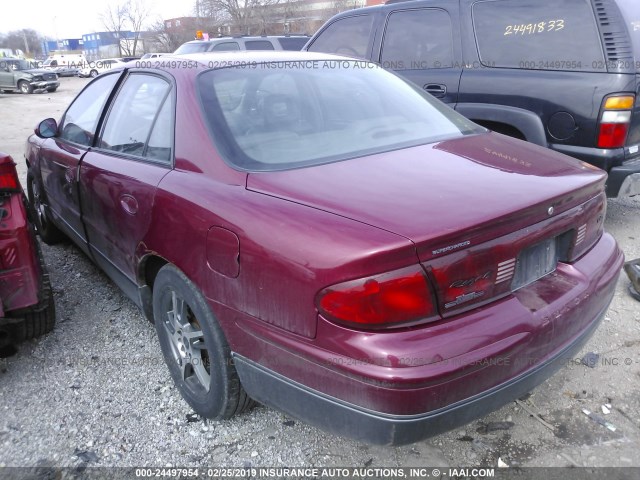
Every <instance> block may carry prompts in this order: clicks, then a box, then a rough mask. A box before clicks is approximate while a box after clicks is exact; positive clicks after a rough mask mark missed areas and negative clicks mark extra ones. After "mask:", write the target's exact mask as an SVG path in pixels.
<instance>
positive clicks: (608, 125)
mask: <svg viewBox="0 0 640 480" xmlns="http://www.w3.org/2000/svg"><path fill="white" fill-rule="evenodd" d="M635 101H636V98H635V96H633V95H618V96H614V97H607V98H605V100H604V105H603V106H602V113H601V114H600V127H599V131H598V144H597V145H598V148H622V147H624V145H625V143H626V141H627V133H628V132H629V124H630V123H631V110H632V109H633V105H634V103H635Z"/></svg>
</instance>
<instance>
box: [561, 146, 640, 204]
mask: <svg viewBox="0 0 640 480" xmlns="http://www.w3.org/2000/svg"><path fill="white" fill-rule="evenodd" d="M550 147H551V148H552V149H554V150H556V151H558V152H561V153H564V154H566V155H569V156H571V157H575V158H578V159H580V160H583V161H585V162H587V163H590V164H591V165H595V166H596V167H598V168H601V169H602V170H605V171H606V172H607V173H608V174H609V178H608V179H607V185H606V191H607V197H610V198H614V197H618V196H620V197H624V196H629V195H638V194H640V157H636V158H634V159H632V160H629V161H626V158H627V155H628V154H627V153H626V150H625V149H624V148H616V149H612V150H605V149H601V148H587V147H576V146H573V145H557V144H553V145H550Z"/></svg>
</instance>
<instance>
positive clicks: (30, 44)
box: [0, 28, 43, 56]
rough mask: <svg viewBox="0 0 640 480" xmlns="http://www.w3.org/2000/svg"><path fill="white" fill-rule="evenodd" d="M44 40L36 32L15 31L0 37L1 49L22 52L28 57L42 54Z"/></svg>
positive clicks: (26, 30) (27, 29) (28, 30)
mask: <svg viewBox="0 0 640 480" xmlns="http://www.w3.org/2000/svg"><path fill="white" fill-rule="evenodd" d="M42 40H43V38H42V36H41V35H40V34H39V33H38V32H36V31H35V30H31V29H29V28H24V29H22V30H13V31H11V32H9V33H7V34H6V35H5V34H3V35H1V36H0V48H9V49H11V50H22V51H23V52H24V53H25V55H27V56H33V55H39V54H40V53H42Z"/></svg>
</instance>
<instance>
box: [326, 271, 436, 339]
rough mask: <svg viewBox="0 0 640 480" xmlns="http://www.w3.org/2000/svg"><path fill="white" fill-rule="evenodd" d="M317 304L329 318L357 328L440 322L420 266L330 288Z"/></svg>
mask: <svg viewBox="0 0 640 480" xmlns="http://www.w3.org/2000/svg"><path fill="white" fill-rule="evenodd" d="M316 301H317V306H318V309H319V310H320V313H321V314H322V315H323V316H325V317H326V318H328V319H330V320H334V321H336V322H338V323H343V324H346V325H349V326H353V327H357V328H367V329H369V328H389V327H397V326H403V325H407V324H410V323H411V324H412V323H417V322H420V323H422V322H427V321H434V320H437V319H438V315H437V310H436V305H435V302H434V300H433V294H432V292H431V289H430V288H429V283H428V281H427V278H426V276H425V274H424V271H423V270H422V267H420V266H419V265H416V266H413V267H407V268H403V269H400V270H395V271H393V272H388V273H382V274H380V275H374V276H371V277H366V278H360V279H358V280H352V281H349V282H344V283H340V284H337V285H333V286H331V287H327V288H325V289H324V290H322V291H321V292H320V293H319V294H318V297H317V299H316Z"/></svg>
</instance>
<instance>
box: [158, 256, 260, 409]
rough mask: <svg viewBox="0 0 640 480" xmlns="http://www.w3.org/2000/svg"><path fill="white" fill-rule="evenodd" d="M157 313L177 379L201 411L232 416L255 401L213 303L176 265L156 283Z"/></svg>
mask: <svg viewBox="0 0 640 480" xmlns="http://www.w3.org/2000/svg"><path fill="white" fill-rule="evenodd" d="M153 316H154V320H155V326H156V331H157V333H158V338H159V340H160V346H161V348H162V353H163V355H164V358H165V361H166V363H167V366H168V367H169V372H170V373H171V377H172V378H173V381H174V382H175V384H176V386H177V388H178V390H179V391H180V393H181V394H182V397H183V398H184V399H185V400H186V401H187V403H188V404H189V405H190V406H191V408H193V410H194V411H195V412H196V413H197V414H198V415H200V416H202V417H205V418H211V419H216V420H220V419H227V418H231V417H232V416H234V415H236V414H239V413H241V412H242V411H244V410H246V409H247V408H248V407H250V406H251V405H252V404H253V401H252V400H251V398H250V397H249V396H248V395H247V394H246V392H245V391H244V389H243V388H242V385H241V384H240V378H239V377H238V373H237V372H236V369H235V367H234V366H233V362H232V359H231V349H230V347H229V344H228V343H227V340H226V338H225V336H224V333H223V332H222V329H221V328H220V325H219V323H218V321H217V320H216V318H215V316H214V314H213V312H212V311H211V309H210V308H209V305H208V304H207V301H206V300H205V298H204V296H203V295H202V293H200V291H199V290H198V289H197V287H196V286H195V285H194V284H193V283H192V282H191V281H190V280H189V279H188V278H187V277H186V275H185V274H184V273H183V272H181V271H180V270H179V269H178V268H176V267H175V266H174V265H170V264H169V265H165V266H164V267H162V268H161V269H160V271H159V272H158V275H157V277H156V279H155V281H154V284H153Z"/></svg>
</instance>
